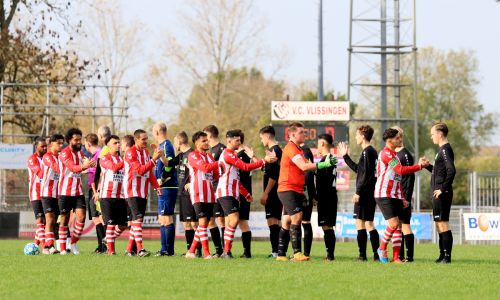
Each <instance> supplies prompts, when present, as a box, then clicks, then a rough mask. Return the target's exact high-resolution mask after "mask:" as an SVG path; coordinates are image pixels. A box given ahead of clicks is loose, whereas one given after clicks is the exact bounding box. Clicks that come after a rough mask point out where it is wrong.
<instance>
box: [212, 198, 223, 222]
mask: <svg viewBox="0 0 500 300" xmlns="http://www.w3.org/2000/svg"><path fill="white" fill-rule="evenodd" d="M213 205H214V211H213V212H212V216H211V217H216V218H219V217H221V218H223V217H224V209H223V208H222V206H221V205H220V203H219V201H215V203H213ZM211 217H210V218H211Z"/></svg>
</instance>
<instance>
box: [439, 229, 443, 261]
mask: <svg viewBox="0 0 500 300" xmlns="http://www.w3.org/2000/svg"><path fill="white" fill-rule="evenodd" d="M443 257H444V244H443V233H442V232H441V233H440V234H439V258H438V260H439V259H443Z"/></svg>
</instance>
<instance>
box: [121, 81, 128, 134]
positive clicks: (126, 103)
mask: <svg viewBox="0 0 500 300" xmlns="http://www.w3.org/2000/svg"><path fill="white" fill-rule="evenodd" d="M122 115H123V113H122ZM127 131H128V85H127V87H126V88H125V132H127Z"/></svg>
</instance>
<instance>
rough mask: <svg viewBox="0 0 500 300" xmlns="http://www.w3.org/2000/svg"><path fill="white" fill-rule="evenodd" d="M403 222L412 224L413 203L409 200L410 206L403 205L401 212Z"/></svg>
mask: <svg viewBox="0 0 500 300" xmlns="http://www.w3.org/2000/svg"><path fill="white" fill-rule="evenodd" d="M400 219H401V223H402V224H408V225H409V224H410V221H411V203H410V202H408V207H403V211H402V212H401V217H400Z"/></svg>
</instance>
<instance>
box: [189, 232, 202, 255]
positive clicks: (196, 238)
mask: <svg viewBox="0 0 500 300" xmlns="http://www.w3.org/2000/svg"><path fill="white" fill-rule="evenodd" d="M198 244H200V236H199V235H198V230H196V231H195V233H194V239H193V242H192V243H191V247H189V252H190V253H195V252H196V248H198Z"/></svg>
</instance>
